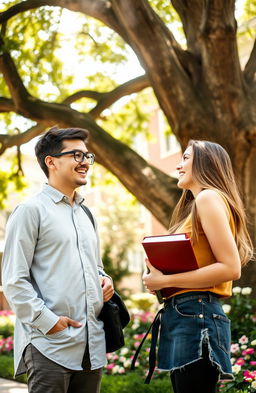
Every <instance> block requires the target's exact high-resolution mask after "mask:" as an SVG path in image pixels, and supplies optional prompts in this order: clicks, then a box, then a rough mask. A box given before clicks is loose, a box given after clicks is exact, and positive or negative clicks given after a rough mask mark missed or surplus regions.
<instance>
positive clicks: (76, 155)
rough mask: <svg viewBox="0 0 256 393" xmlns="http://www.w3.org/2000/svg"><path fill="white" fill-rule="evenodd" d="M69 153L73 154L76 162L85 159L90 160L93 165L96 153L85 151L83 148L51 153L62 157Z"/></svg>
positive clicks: (89, 162)
mask: <svg viewBox="0 0 256 393" xmlns="http://www.w3.org/2000/svg"><path fill="white" fill-rule="evenodd" d="M67 154H73V157H74V160H75V161H76V162H83V161H84V159H86V161H87V162H88V164H89V165H93V163H94V159H95V154H94V153H89V152H88V151H87V152H86V153H84V152H83V151H81V150H70V151H64V152H63V153H57V154H51V156H52V157H61V156H65V155H67Z"/></svg>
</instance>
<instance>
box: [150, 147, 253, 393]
mask: <svg viewBox="0 0 256 393" xmlns="http://www.w3.org/2000/svg"><path fill="white" fill-rule="evenodd" d="M177 170H178V171H179V180H178V187H180V188H182V189H183V194H182V196H181V199H180V201H179V203H178V205H177V206H176V209H175V211H174V213H173V217H172V221H171V228H170V232H171V233H183V232H186V233H189V234H190V237H191V240H192V245H193V250H194V253H195V256H196V259H197V262H198V266H199V269H197V270H194V271H189V272H186V273H178V274H172V275H164V274H163V273H161V272H160V271H159V270H157V269H155V268H154V267H153V266H152V265H151V264H150V263H149V261H148V260H147V266H148V268H149V272H148V273H145V274H144V275H143V281H144V285H145V286H146V288H147V289H148V290H149V291H151V292H154V291H156V290H159V289H162V288H165V287H166V288H167V287H178V288H180V291H179V292H178V293H176V294H175V296H173V297H172V298H168V299H166V300H165V312H164V313H163V314H162V317H161V330H160V341H159V350H158V368H159V369H162V370H170V371H171V380H172V384H173V389H174V392H175V393H192V392H193V393H215V392H216V391H217V382H218V380H219V379H220V378H221V379H232V378H233V377H232V371H231V363H230V358H229V349H230V321H229V319H228V318H227V317H226V315H225V314H224V312H223V310H222V307H221V305H220V303H219V298H221V297H227V296H230V295H231V294H232V280H237V279H238V278H239V277H240V274H241V265H245V264H246V263H247V261H248V260H250V258H252V255H253V252H252V244H251V240H250V237H249V234H248V231H247V229H246V225H245V215H244V209H243V205H242V202H241V199H240V197H239V193H238V190H237V186H236V183H235V179H234V174H233V170H232V165H231V161H230V158H229V156H228V154H227V152H226V151H225V150H224V149H223V148H222V147H221V146H220V145H218V144H216V143H212V142H207V141H190V143H189V144H188V147H187V149H186V151H185V152H184V154H183V157H182V160H181V163H180V164H179V165H178V166H177ZM182 288H186V289H182Z"/></svg>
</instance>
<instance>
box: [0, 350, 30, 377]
mask: <svg viewBox="0 0 256 393" xmlns="http://www.w3.org/2000/svg"><path fill="white" fill-rule="evenodd" d="M0 360H1V361H0V377H1V378H6V379H13V374H14V368H13V358H12V357H11V356H7V355H1V356H0ZM16 380H17V381H19V382H23V383H26V382H27V377H26V376H25V375H21V376H19V377H17V379H16Z"/></svg>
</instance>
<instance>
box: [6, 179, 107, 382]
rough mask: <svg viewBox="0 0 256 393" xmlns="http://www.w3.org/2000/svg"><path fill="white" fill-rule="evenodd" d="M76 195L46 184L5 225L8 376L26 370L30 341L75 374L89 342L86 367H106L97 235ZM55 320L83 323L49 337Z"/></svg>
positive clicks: (79, 368) (101, 269) (100, 270)
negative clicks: (12, 321)
mask: <svg viewBox="0 0 256 393" xmlns="http://www.w3.org/2000/svg"><path fill="white" fill-rule="evenodd" d="M82 201H83V198H82V197H81V196H80V195H79V194H76V198H75V203H74V205H73V206H71V205H70V204H69V201H68V198H67V197H65V196H64V195H63V194H62V193H61V192H59V191H57V190H56V189H55V188H53V187H51V186H49V185H47V184H45V185H44V187H43V190H42V192H40V193H39V194H37V195H36V196H34V197H32V198H31V199H30V200H28V201H27V202H25V203H23V204H21V205H19V206H18V207H17V208H16V209H15V210H14V212H13V213H12V215H11V216H10V218H9V220H8V223H7V228H6V242H5V251H4V255H3V265H2V282H3V288H4V293H5V295H6V297H7V299H8V302H9V304H10V305H11V307H12V309H13V311H14V312H15V314H16V316H17V319H16V326H15V337H14V365H15V374H16V375H19V374H21V373H23V372H25V367H24V363H23V359H22V354H23V351H24V349H25V347H26V346H27V345H28V344H29V343H32V344H33V345H34V346H35V347H36V348H37V349H38V350H39V351H40V352H41V353H42V354H44V355H45V356H46V357H47V358H49V359H51V360H53V361H54V362H56V363H58V364H60V365H62V366H64V367H66V368H69V369H72V370H82V367H81V363H82V359H83V355H84V351H85V347H86V343H87V340H88V343H89V352H90V360H91V368H92V369H97V368H101V367H103V366H104V365H105V364H106V348H105V339H104V338H105V336H104V330H103V323H102V321H100V320H99V319H97V316H98V315H99V313H100V310H101V308H102V305H103V296H102V288H101V285H100V279H99V274H103V275H104V271H103V267H102V262H101V259H100V249H99V239H98V235H97V231H95V230H94V228H93V225H92V223H91V221H90V219H89V218H88V216H87V214H86V213H85V212H84V211H83V209H82V208H81V203H82ZM60 316H67V317H69V318H72V319H74V320H76V321H79V322H81V323H82V326H81V327H79V328H74V327H72V326H69V327H68V328H66V329H64V330H63V331H61V332H57V333H54V334H50V335H48V334H47V332H48V331H49V330H50V329H51V328H52V327H53V326H54V325H55V324H56V322H57V321H58V318H59V317H60Z"/></svg>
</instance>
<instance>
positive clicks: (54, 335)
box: [46, 327, 69, 339]
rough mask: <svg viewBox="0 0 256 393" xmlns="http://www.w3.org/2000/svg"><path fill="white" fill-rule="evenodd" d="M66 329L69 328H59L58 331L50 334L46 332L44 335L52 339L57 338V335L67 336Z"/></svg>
mask: <svg viewBox="0 0 256 393" xmlns="http://www.w3.org/2000/svg"><path fill="white" fill-rule="evenodd" d="M68 331H69V329H68V327H66V328H65V329H63V330H59V331H58V332H56V333H52V334H46V337H47V338H50V339H51V338H52V339H55V338H57V337H61V336H67V335H68Z"/></svg>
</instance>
